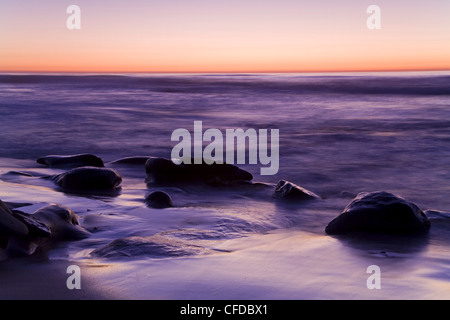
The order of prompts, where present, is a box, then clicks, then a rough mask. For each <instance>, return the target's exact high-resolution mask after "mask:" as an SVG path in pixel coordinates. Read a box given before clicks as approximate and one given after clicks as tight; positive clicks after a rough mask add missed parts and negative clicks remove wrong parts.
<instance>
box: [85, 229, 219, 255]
mask: <svg viewBox="0 0 450 320" xmlns="http://www.w3.org/2000/svg"><path fill="white" fill-rule="evenodd" d="M211 252H213V251H212V250H209V249H206V248H204V247H201V246H197V245H193V244H190V243H189V242H188V241H183V240H179V239H175V238H173V237H168V236H163V235H160V234H156V235H153V236H150V237H128V238H120V239H116V240H114V241H112V242H111V243H109V244H107V245H105V246H103V247H100V248H98V249H95V250H94V251H92V252H91V255H92V256H94V257H101V258H121V257H141V256H145V257H150V258H167V257H181V256H190V255H197V254H205V253H211Z"/></svg>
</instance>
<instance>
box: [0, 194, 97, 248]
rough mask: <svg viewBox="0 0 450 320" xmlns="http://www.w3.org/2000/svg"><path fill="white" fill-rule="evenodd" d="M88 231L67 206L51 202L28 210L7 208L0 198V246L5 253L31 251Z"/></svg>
mask: <svg viewBox="0 0 450 320" xmlns="http://www.w3.org/2000/svg"><path fill="white" fill-rule="evenodd" d="M88 236H89V232H88V231H86V230H85V229H84V228H83V227H81V226H80V225H79V223H78V216H77V215H76V214H75V213H74V212H73V211H72V210H70V209H69V208H66V207H64V206H61V205H56V204H51V205H48V206H45V207H43V208H41V209H39V210H37V211H36V212H34V213H32V214H28V213H24V212H22V211H19V210H17V209H15V210H10V209H9V208H8V207H7V206H6V205H5V204H4V203H3V202H2V201H1V200H0V248H2V249H3V250H4V253H5V255H6V257H7V256H23V255H31V254H33V253H34V252H35V251H36V250H37V249H38V248H45V247H47V245H49V244H51V243H54V241H64V240H78V239H82V238H86V237H88Z"/></svg>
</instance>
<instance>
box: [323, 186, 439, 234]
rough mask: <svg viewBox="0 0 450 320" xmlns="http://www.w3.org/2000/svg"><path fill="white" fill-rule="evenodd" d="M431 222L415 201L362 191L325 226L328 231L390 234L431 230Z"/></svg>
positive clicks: (333, 232) (335, 232) (334, 232)
mask: <svg viewBox="0 0 450 320" xmlns="http://www.w3.org/2000/svg"><path fill="white" fill-rule="evenodd" d="M429 228H430V221H429V220H428V218H427V216H426V215H425V214H424V213H423V212H422V210H420V209H419V207H417V206H416V205H415V204H413V203H411V202H409V201H407V200H405V199H403V198H401V197H398V196H396V195H393V194H391V193H387V192H371V193H360V194H358V196H357V197H356V198H355V199H353V201H352V202H351V203H350V204H349V205H347V207H346V208H345V209H344V211H343V212H342V213H341V214H340V215H339V216H337V217H336V218H335V219H333V220H332V221H331V222H330V223H329V224H328V225H327V226H326V228H325V232H326V233H328V234H341V233H347V232H353V231H363V232H376V233H387V234H414V233H420V232H427V231H428V230H429Z"/></svg>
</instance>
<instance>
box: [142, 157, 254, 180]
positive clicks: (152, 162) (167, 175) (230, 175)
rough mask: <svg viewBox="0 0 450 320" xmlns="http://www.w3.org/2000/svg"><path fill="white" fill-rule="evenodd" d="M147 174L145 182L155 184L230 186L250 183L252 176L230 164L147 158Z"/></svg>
mask: <svg viewBox="0 0 450 320" xmlns="http://www.w3.org/2000/svg"><path fill="white" fill-rule="evenodd" d="M145 171H146V173H147V179H146V181H147V182H148V183H155V184H173V183H198V182H201V183H207V184H218V185H223V184H230V183H233V182H239V181H250V180H252V179H253V176H252V175H251V174H250V173H249V172H247V171H245V170H242V169H240V168H238V167H236V166H234V165H231V164H226V163H223V164H218V163H213V164H207V163H205V162H204V161H203V160H202V163H201V164H195V163H194V160H193V159H192V161H191V164H186V163H180V164H175V163H174V162H172V160H168V159H164V158H149V159H148V160H147V161H146V163H145Z"/></svg>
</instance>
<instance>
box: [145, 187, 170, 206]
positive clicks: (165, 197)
mask: <svg viewBox="0 0 450 320" xmlns="http://www.w3.org/2000/svg"><path fill="white" fill-rule="evenodd" d="M145 204H146V205H147V206H148V207H150V208H155V209H164V208H170V207H173V201H172V198H171V197H170V195H169V194H168V193H167V192H164V191H159V190H158V191H153V192H152V193H150V194H148V195H147V196H146V197H145Z"/></svg>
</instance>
